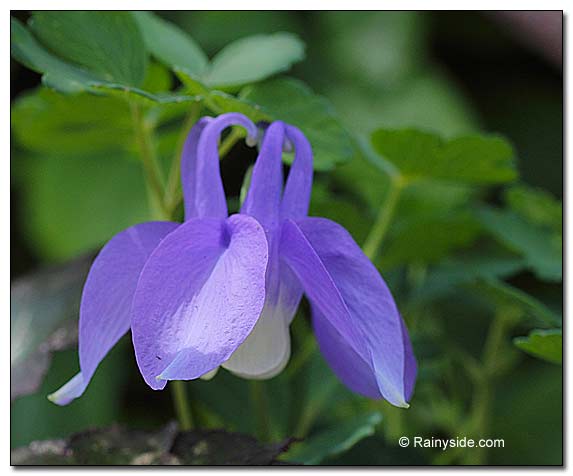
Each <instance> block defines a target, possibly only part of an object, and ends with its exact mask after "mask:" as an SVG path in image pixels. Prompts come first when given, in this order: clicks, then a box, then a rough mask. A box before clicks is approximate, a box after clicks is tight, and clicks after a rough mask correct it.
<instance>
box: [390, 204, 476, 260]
mask: <svg viewBox="0 0 573 476" xmlns="http://www.w3.org/2000/svg"><path fill="white" fill-rule="evenodd" d="M479 233H480V226H479V224H478V223H477V221H476V220H475V218H474V217H473V216H472V215H471V214H470V213H469V212H467V211H465V210H461V211H449V212H445V213H434V214H428V215H422V216H419V217H413V218H412V219H411V220H407V221H402V223H398V224H396V225H395V226H394V227H393V229H392V232H391V234H390V235H389V239H388V242H387V243H386V244H385V245H384V246H383V250H382V253H381V258H380V266H382V267H383V268H385V269H390V268H394V267H396V266H400V265H403V264H430V263H435V262H437V261H440V260H441V259H442V258H444V257H445V256H446V255H447V254H448V253H449V252H451V251H452V250H455V249H458V248H461V247H464V246H467V245H469V244H470V243H472V242H473V241H474V240H475V239H476V238H477V237H478V235H479Z"/></svg>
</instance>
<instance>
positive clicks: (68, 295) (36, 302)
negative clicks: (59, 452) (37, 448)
mask: <svg viewBox="0 0 573 476" xmlns="http://www.w3.org/2000/svg"><path fill="white" fill-rule="evenodd" d="M92 260H93V255H92V254H89V255H87V256H82V257H80V258H76V259H75V260H74V261H71V262H68V263H65V264H63V265H59V266H55V267H51V268H47V269H43V270H40V271H37V272H34V273H31V274H28V275H26V276H23V277H21V278H18V279H17V280H16V281H14V282H13V283H12V284H11V285H10V397H11V398H15V397H20V396H23V395H28V394H31V393H34V392H35V391H36V390H38V388H39V387H40V385H41V384H42V380H43V378H44V375H45V374H46V372H47V370H48V368H49V365H50V362H51V360H52V358H51V353H52V352H53V351H56V350H63V349H67V348H69V347H71V346H73V345H74V344H75V343H76V342H77V325H78V312H79V305H80V296H81V292H82V288H83V286H84V281H85V278H86V276H87V273H88V270H89V267H90V265H91V262H92Z"/></svg>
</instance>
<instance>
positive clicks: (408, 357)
mask: <svg viewBox="0 0 573 476" xmlns="http://www.w3.org/2000/svg"><path fill="white" fill-rule="evenodd" d="M281 256H282V257H283V259H285V261H286V262H287V264H288V265H289V266H291V268H292V269H293V271H294V273H295V274H296V275H297V276H298V278H299V280H300V282H301V284H302V286H303V287H304V290H305V292H306V294H307V295H308V297H309V298H310V300H311V303H312V305H313V307H314V308H316V309H317V310H318V313H317V314H315V320H318V319H321V318H325V319H326V320H328V325H329V326H330V327H328V325H325V326H321V325H320V324H319V325H318V336H320V339H321V341H320V345H321V348H323V349H325V356H326V357H327V359H329V362H330V364H331V366H332V367H333V369H334V370H335V372H336V373H337V375H339V377H340V378H341V379H342V380H343V381H345V383H346V382H348V385H349V386H350V387H351V388H353V389H356V390H357V391H360V393H365V394H367V395H369V396H372V394H373V392H372V390H373V381H372V380H371V379H367V380H365V381H364V382H361V381H360V382H359V380H362V378H365V377H361V376H363V375H364V374H365V373H368V370H370V372H371V373H372V374H373V377H374V379H375V381H376V383H377V387H378V389H379V391H380V393H381V394H382V396H383V397H384V398H385V399H386V400H388V401H389V402H390V403H392V404H393V405H396V406H401V407H407V406H408V405H407V403H406V401H407V400H408V398H409V397H410V394H411V392H412V387H413V383H414V379H415V373H416V370H415V360H414V357H413V354H412V353H411V347H410V344H409V338H408V337H407V333H406V332H404V331H405V327H404V326H403V323H402V319H401V317H400V314H399V313H398V310H397V308H396V304H395V303H394V300H393V298H392V295H391V294H390V291H389V289H388V287H387V286H386V284H385V283H384V280H383V279H382V277H381V276H380V274H379V273H378V271H377V270H376V268H375V267H374V265H373V264H372V263H371V262H370V260H369V259H368V258H367V257H366V256H365V255H364V253H363V252H362V250H361V249H360V247H359V246H358V245H357V244H356V243H355V242H354V240H353V239H352V237H351V236H350V235H349V234H348V232H347V231H346V230H345V229H344V228H343V227H341V226H340V225H338V224H336V223H334V222H332V221H330V220H327V219H324V218H304V219H301V220H299V221H298V222H297V223H295V222H293V221H291V220H287V221H286V222H285V224H284V226H283V233H282V237H281ZM340 301H342V303H341V302H340ZM315 327H317V325H316V322H315ZM333 341H334V342H333ZM337 341H338V343H340V342H345V343H346V345H347V346H348V347H349V348H350V349H347V348H346V347H344V348H341V351H340V352H339V353H338V352H337V351H336V347H335V346H336V344H337ZM345 359H348V361H346V360H345ZM360 360H361V361H362V362H363V364H362V365H361V366H360V368H359V370H358V371H357V373H358V376H355V377H354V378H352V379H351V378H349V376H348V373H349V371H350V370H351V364H350V363H349V362H353V363H355V364H356V365H358V363H360Z"/></svg>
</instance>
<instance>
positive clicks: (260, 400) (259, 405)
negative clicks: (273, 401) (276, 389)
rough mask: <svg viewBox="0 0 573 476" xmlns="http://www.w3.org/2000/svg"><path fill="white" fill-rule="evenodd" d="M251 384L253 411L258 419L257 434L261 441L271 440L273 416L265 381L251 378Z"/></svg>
mask: <svg viewBox="0 0 573 476" xmlns="http://www.w3.org/2000/svg"><path fill="white" fill-rule="evenodd" d="M249 385H250V391H251V403H252V405H253V413H254V414H255V416H256V419H257V436H258V438H259V440H261V441H269V440H270V436H271V418H270V413H269V402H268V400H267V395H266V392H265V387H264V383H263V382H262V381H261V380H251V381H250V382H249Z"/></svg>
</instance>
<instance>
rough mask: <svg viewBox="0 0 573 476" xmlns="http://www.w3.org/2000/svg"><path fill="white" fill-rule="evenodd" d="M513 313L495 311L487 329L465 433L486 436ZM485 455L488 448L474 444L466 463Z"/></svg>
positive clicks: (481, 460) (482, 460) (482, 459)
mask: <svg viewBox="0 0 573 476" xmlns="http://www.w3.org/2000/svg"><path fill="white" fill-rule="evenodd" d="M516 317H517V315H516V310H514V309H513V308H502V309H500V310H499V311H498V312H497V314H496V315H495V317H494V320H493V322H492V323H491V325H490V327H489V330H488V334H487V337H486V341H485V344H484V347H483V352H482V359H481V372H480V374H479V375H478V376H477V378H475V385H474V386H475V396H474V402H473V406H472V412H471V415H470V420H469V428H468V433H473V434H474V435H475V437H476V438H478V439H479V438H487V432H488V429H489V423H490V421H489V418H488V416H489V415H490V414H491V411H490V410H491V402H492V401H493V397H494V379H495V377H496V376H497V373H498V372H497V369H498V361H499V360H500V354H501V352H500V351H501V349H502V348H503V346H504V343H505V340H506V337H507V333H508V331H509V329H510V328H511V326H512V325H513V323H514V322H515V319H516ZM486 459H487V448H476V451H473V452H472V453H471V454H468V457H467V463H468V464H485V463H486Z"/></svg>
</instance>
